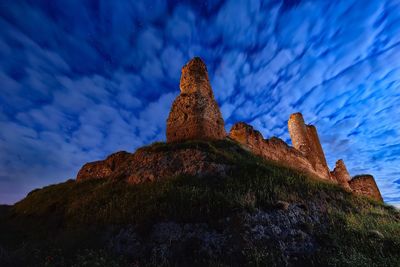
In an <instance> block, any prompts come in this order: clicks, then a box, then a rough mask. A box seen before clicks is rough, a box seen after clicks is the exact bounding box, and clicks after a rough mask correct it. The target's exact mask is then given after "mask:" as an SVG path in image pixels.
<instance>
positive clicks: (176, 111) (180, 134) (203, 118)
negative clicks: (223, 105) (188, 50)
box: [167, 57, 226, 142]
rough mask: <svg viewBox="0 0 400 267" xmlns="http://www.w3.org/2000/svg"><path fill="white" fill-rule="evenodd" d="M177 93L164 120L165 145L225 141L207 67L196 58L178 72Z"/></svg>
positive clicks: (220, 116)
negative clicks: (178, 92)
mask: <svg viewBox="0 0 400 267" xmlns="http://www.w3.org/2000/svg"><path fill="white" fill-rule="evenodd" d="M180 89H181V93H180V95H179V96H178V97H177V98H176V99H175V101H174V103H173V104H172V108H171V111H170V113H169V117H168V120H167V142H176V141H184V140H190V139H209V140H217V139H223V138H225V137H226V133H225V128H224V120H223V119H222V115H221V112H220V110H219V107H218V104H217V102H216V101H215V99H214V95H213V92H212V89H211V85H210V82H209V80H208V73H207V67H206V65H205V64H204V62H203V61H202V60H201V59H200V58H199V57H195V58H194V59H192V60H191V61H189V62H188V63H187V64H186V65H185V66H184V67H183V68H182V75H181V81H180Z"/></svg>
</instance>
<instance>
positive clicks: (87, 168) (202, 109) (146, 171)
mask: <svg viewBox="0 0 400 267" xmlns="http://www.w3.org/2000/svg"><path fill="white" fill-rule="evenodd" d="M288 129H289V133H290V137H291V140H292V144H293V147H291V146H289V145H288V144H286V143H285V142H284V141H283V140H281V139H279V138H277V137H272V138H270V139H264V137H263V136H262V134H261V133H260V132H259V131H257V130H255V129H254V128H253V127H252V126H251V125H248V124H246V123H244V122H239V123H236V124H234V125H233V126H232V128H231V130H230V132H229V135H227V134H226V132H225V128H224V120H223V118H222V115H221V112H220V110H219V107H218V104H217V102H216V101H215V99H214V94H213V91H212V88H211V85H210V82H209V78H208V72H207V67H206V65H205V64H204V62H203V61H202V60H201V59H200V58H199V57H195V58H193V59H192V60H190V61H189V62H188V63H187V64H186V65H185V66H184V67H183V68H182V74H181V80H180V94H179V96H178V97H177V98H176V99H175V101H174V103H173V104H172V108H171V111H170V114H169V116H168V120H167V132H166V136H167V142H169V143H172V142H182V141H187V140H222V139H231V140H234V141H235V142H238V143H239V144H241V145H242V146H243V147H244V148H245V149H248V150H249V151H251V152H252V153H254V154H256V155H258V156H260V157H262V158H263V159H265V160H267V161H272V162H275V163H276V164H279V165H282V166H285V167H289V168H291V169H294V170H296V171H299V172H302V173H305V174H308V175H311V176H313V177H317V178H318V179H322V180H326V181H330V182H332V183H336V184H338V185H340V186H342V187H343V188H345V189H346V190H349V191H351V192H354V193H355V194H359V195H364V196H368V197H371V198H373V199H376V200H378V201H383V199H382V196H381V194H380V191H379V188H378V187H377V185H376V183H375V180H374V178H373V177H372V176H371V175H362V176H356V177H354V178H353V179H351V177H350V174H349V172H348V171H347V168H346V166H345V164H344V162H343V160H341V159H340V160H338V161H337V162H336V166H335V168H334V170H332V171H330V170H329V167H328V164H327V162H326V158H325V154H324V151H323V149H322V145H321V143H320V140H319V137H318V132H317V129H316V127H315V126H314V125H307V124H306V123H305V122H304V118H303V116H302V114H301V113H294V114H292V115H291V116H290V118H289V121H288ZM231 167H232V166H228V165H226V164H222V163H220V162H218V161H216V160H214V159H210V158H209V157H207V154H206V153H204V152H201V151H199V150H197V149H193V148H192V149H184V150H179V151H174V152H171V151H151V150H148V149H138V150H137V151H136V152H135V153H133V154H130V153H127V152H117V153H115V154H112V155H110V156H109V157H107V158H106V159H105V160H102V161H96V162H91V163H87V164H85V165H84V166H83V167H82V168H81V170H80V171H79V172H78V175H77V180H79V181H81V180H87V179H94V178H106V179H114V180H126V181H127V182H129V183H133V184H137V183H143V182H146V181H155V180H160V179H164V178H167V177H171V176H176V175H195V176H204V175H224V174H225V172H226V170H227V169H229V168H231Z"/></svg>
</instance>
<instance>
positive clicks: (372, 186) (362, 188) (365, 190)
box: [349, 174, 383, 202]
mask: <svg viewBox="0 0 400 267" xmlns="http://www.w3.org/2000/svg"><path fill="white" fill-rule="evenodd" d="M349 185H350V187H351V189H352V191H353V192H354V193H356V194H358V195H363V196H367V197H370V198H373V199H375V200H377V201H381V202H383V198H382V195H381V192H380V191H379V188H378V186H377V184H376V182H375V179H374V177H373V176H372V175H368V174H367V175H357V176H355V177H353V179H351V180H350V181H349Z"/></svg>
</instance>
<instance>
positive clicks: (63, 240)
mask: <svg viewBox="0 0 400 267" xmlns="http://www.w3.org/2000/svg"><path fill="white" fill-rule="evenodd" d="M185 148H196V149H199V150H202V151H206V152H208V153H209V155H210V157H212V158H215V159H216V160H220V161H222V162H225V163H229V164H232V165H234V166H236V168H235V169H233V170H232V171H231V173H229V174H228V175H227V176H225V177H201V178H199V177H186V176H178V177H170V178H168V179H164V180H162V181H158V182H153V183H145V184H139V185H128V184H126V183H124V182H115V181H114V182H113V181H108V180H87V181H83V182H76V181H73V180H69V181H67V182H65V183H61V184H57V185H51V186H47V187H45V188H43V189H40V190H35V191H34V192H32V193H30V194H29V195H28V196H27V197H26V198H25V199H24V200H22V201H20V202H18V203H17V204H15V205H14V206H12V207H11V208H7V209H4V210H7V211H4V212H3V213H4V214H5V213H6V214H5V215H3V217H1V214H0V246H3V247H6V248H7V249H8V250H10V251H14V253H15V255H14V254H13V255H9V258H12V259H15V258H26V260H27V261H28V263H29V264H30V265H32V264H35V263H39V264H45V263H46V260H49V258H46V257H50V259H54V258H57V260H58V261H59V262H58V263H57V264H58V265H59V266H67V265H71V264H75V263H76V262H78V263H79V262H81V263H82V262H86V263H88V262H89V263H90V264H91V262H92V263H93V265H94V264H95V262H96V260H99V259H102V260H104V261H103V264H100V265H99V266H101V265H108V266H125V264H126V261H125V259H123V258H118V257H116V256H115V255H114V256H113V255H109V254H108V252H107V251H104V250H103V247H102V242H103V240H102V239H101V238H102V237H101V236H100V235H99V234H98V233H99V232H101V231H102V230H103V229H105V228H107V227H109V226H110V225H115V226H120V225H136V226H137V227H138V229H140V231H141V232H140V233H141V234H143V235H145V234H146V233H147V232H148V231H149V230H150V229H151V226H152V225H153V224H154V223H156V222H162V221H175V222H182V223H185V222H187V223H190V222H204V223H208V224H210V225H215V224H217V223H218V220H219V219H221V218H225V217H226V216H231V215H233V214H239V213H240V212H242V211H247V212H252V211H254V210H255V209H263V210H270V209H274V208H275V204H276V202H277V201H278V200H284V201H287V202H290V203H300V204H301V203H303V204H304V205H307V203H310V202H314V203H318V204H319V205H324V206H326V208H327V211H326V212H327V218H328V219H329V222H328V223H327V227H328V230H325V231H318V230H315V231H314V235H315V237H316V238H317V239H318V240H319V242H320V243H321V244H322V245H323V246H322V247H323V249H321V250H320V251H319V252H318V253H317V254H315V255H314V256H313V258H310V259H308V260H309V262H311V263H312V264H314V265H316V266H400V253H399V251H400V215H399V213H398V212H397V211H396V210H394V209H393V208H391V207H389V206H386V205H383V204H379V203H377V202H374V201H372V200H369V199H367V198H362V197H356V196H353V195H352V194H350V193H348V192H346V191H345V190H342V189H341V188H340V187H338V186H336V185H334V184H331V183H328V182H323V181H319V180H316V179H313V178H310V177H307V176H305V175H302V174H299V173H297V172H295V171H292V170H290V169H287V168H284V167H281V166H277V165H275V164H272V163H268V162H264V161H263V160H261V159H260V158H258V157H255V156H254V155H252V154H251V153H249V152H247V151H245V150H243V149H241V148H240V147H239V146H238V145H237V144H236V143H234V142H232V141H216V142H205V141H190V142H185V143H175V144H165V143H155V144H152V145H151V146H148V147H145V148H142V149H146V150H147V151H168V152H171V153H173V151H175V150H179V149H185ZM371 230H377V231H379V232H380V233H382V234H383V236H384V237H383V238H376V237H371V232H370V231H371ZM32 251H34V252H35V253H37V255H36V254H34V253H33V254H32ZM274 253H275V252H271V251H269V250H266V249H263V248H261V249H260V248H259V247H255V248H254V249H252V250H250V251H247V252H246V255H247V257H248V263H249V264H250V265H254V266H257V265H259V266H263V265H265V264H271V262H272V263H274V262H276V261H275V258H276V254H274ZM21 255H23V256H21ZM4 257H5V256H3V258H4ZM95 259H96V260H95ZM3 260H4V259H3ZM225 260H226V259H221V260H220V261H217V262H212V263H211V262H210V263H209V264H211V265H217V266H218V265H223V264H224V263H226V261H225ZM0 262H1V258H0ZM26 263H27V262H24V261H23V262H22V264H26ZM53 263H54V262H53ZM57 264H56V265H57ZM96 264H97V263H96ZM80 266H84V264H83V263H82V264H81V265H80ZM87 266H90V265H87Z"/></svg>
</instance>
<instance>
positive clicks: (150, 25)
mask: <svg viewBox="0 0 400 267" xmlns="http://www.w3.org/2000/svg"><path fill="white" fill-rule="evenodd" d="M46 3H47V4H46ZM399 20H400V4H399V2H398V1H395V0H394V1H390V0H386V1H382V0H376V1H356V0H354V1H339V2H335V3H331V2H329V1H319V2H316V1H283V3H279V2H277V1H255V0H254V1H236V0H231V1H208V2H206V3H198V4H193V3H189V2H187V3H185V2H183V3H179V4H175V3H172V2H168V3H167V2H166V1H162V0H160V1H151V3H150V4H149V3H148V1H117V2H115V3H114V2H112V3H111V2H110V1H99V2H98V3H97V4H91V3H90V2H82V1H74V0H71V1H68V3H63V4H62V5H61V4H58V3H56V2H55V3H51V4H48V2H45V1H43V2H41V1H37V2H35V4H33V3H32V2H30V1H18V2H17V1H8V3H6V2H4V3H1V4H0V57H1V58H2V59H3V60H2V61H1V62H0V86H1V94H0V104H1V105H0V128H1V131H0V201H1V202H14V201H16V200H18V199H20V198H21V197H23V195H24V194H26V193H27V192H28V191H29V190H31V189H33V188H35V187H39V186H43V185H46V184H49V183H55V182H59V181H62V180H65V179H66V178H70V177H74V176H75V174H76V172H77V170H78V169H79V167H80V166H81V165H82V164H83V163H85V162H87V161H91V160H96V159H100V158H103V157H105V156H106V155H107V154H109V153H111V152H114V151H116V150H128V151H133V150H134V149H135V148H136V147H138V146H140V145H143V144H146V143H149V142H152V141H156V140H162V139H165V134H164V132H165V120H166V117H167V115H168V110H169V107H170V105H171V103H172V101H173V98H174V97H175V96H176V95H177V94H178V93H179V87H178V86H179V75H180V68H181V66H182V65H183V64H184V63H185V62H186V61H187V60H188V59H190V57H192V56H195V55H198V56H201V57H203V58H204V59H205V61H206V63H207V65H208V69H209V75H210V78H211V82H212V86H213V88H214V91H215V95H216V97H217V101H218V102H219V104H220V106H221V109H222V113H223V115H224V118H225V119H226V125H227V127H229V126H230V125H232V123H234V122H235V121H237V120H245V121H247V122H250V123H251V124H253V125H254V126H255V127H256V128H257V129H259V130H260V131H261V132H262V133H263V134H264V136H266V137H270V136H272V135H276V136H279V137H281V138H283V139H285V140H287V141H289V135H288V132H287V127H286V122H287V119H288V117H289V115H290V113H292V112H295V111H300V112H303V114H304V116H305V119H306V120H307V121H308V122H310V123H313V124H315V125H316V126H317V127H318V131H319V134H320V137H321V140H322V143H323V144H322V145H323V147H324V149H325V152H326V154H327V158H328V162H329V164H330V166H333V164H334V162H335V160H336V159H338V158H343V159H344V160H345V162H346V164H347V165H348V168H349V170H350V172H351V174H353V175H354V174H357V173H364V172H368V173H372V174H373V175H375V177H376V179H377V183H378V185H379V186H380V188H381V190H382V193H383V195H384V198H385V200H387V201H389V202H392V203H399V202H400V188H399V185H398V184H397V183H396V182H395V181H396V180H398V179H399V178H400V177H399V168H398V167H397V166H399V165H400V134H399V132H400V121H399V120H398V119H397V117H398V115H399V114H400V108H399V105H398V103H399V101H400V80H399V78H398V77H400V24H399V23H398V21H399ZM228 130H229V129H228Z"/></svg>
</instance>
